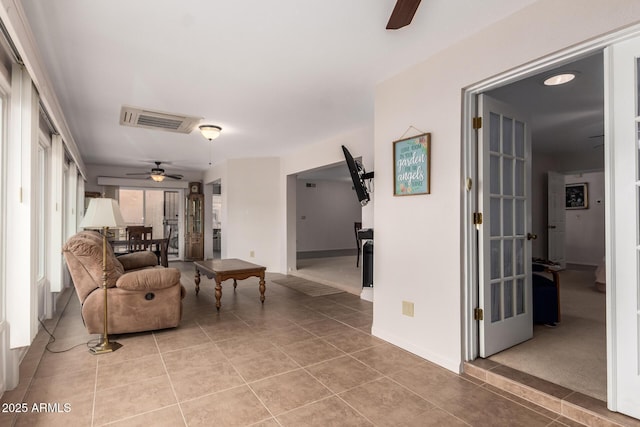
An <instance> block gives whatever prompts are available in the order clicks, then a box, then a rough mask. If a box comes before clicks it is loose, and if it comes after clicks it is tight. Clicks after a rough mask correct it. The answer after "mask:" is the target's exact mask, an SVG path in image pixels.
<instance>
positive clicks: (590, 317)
mask: <svg viewBox="0 0 640 427" xmlns="http://www.w3.org/2000/svg"><path fill="white" fill-rule="evenodd" d="M594 280H595V273H594V270H593V269H580V270H578V269H568V270H563V271H561V272H560V307H561V316H562V321H561V322H560V323H558V325H557V326H556V327H555V328H549V327H547V326H545V325H534V329H533V338H532V339H530V340H529V341H525V342H523V343H522V344H519V345H517V346H514V347H511V348H509V349H507V350H504V351H502V352H500V353H497V354H495V355H493V356H491V357H490V359H491V360H493V361H496V362H498V363H501V364H503V365H505V366H509V367H511V368H514V369H518V370H520V371H522V372H526V373H529V374H531V375H535V376H537V377H539V378H542V379H545V380H547V381H550V382H553V383H555V384H558V385H561V386H564V387H567V388H570V389H572V390H576V391H579V392H581V393H584V394H586V395H589V396H592V397H594V398H596V399H599V400H601V401H603V402H606V400H607V348H606V307H605V303H606V295H605V294H604V293H601V292H598V291H596V289H595V285H594Z"/></svg>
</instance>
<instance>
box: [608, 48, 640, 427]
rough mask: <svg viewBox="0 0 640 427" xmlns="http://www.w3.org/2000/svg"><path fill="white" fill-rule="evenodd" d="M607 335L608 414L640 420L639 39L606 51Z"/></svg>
mask: <svg viewBox="0 0 640 427" xmlns="http://www.w3.org/2000/svg"><path fill="white" fill-rule="evenodd" d="M605 58H607V61H605V64H606V74H605V75H606V76H607V77H608V79H607V82H608V85H606V86H605V87H606V89H605V90H606V95H607V98H608V101H609V102H608V111H607V112H608V113H609V114H608V115H607V125H608V126H609V129H608V132H605V133H608V135H609V137H610V143H611V144H610V149H609V151H607V157H606V167H607V168H608V174H607V177H612V181H611V180H610V181H609V183H608V188H609V189H610V190H611V193H612V196H611V197H610V198H609V203H608V207H609V209H608V211H607V229H608V230H612V231H613V233H612V236H611V238H610V239H607V304H608V309H607V312H608V316H607V324H608V326H609V327H608V332H610V334H611V335H612V336H609V337H607V338H608V342H609V349H610V353H609V354H608V358H609V359H610V360H612V361H613V364H614V365H613V366H614V369H613V372H609V375H608V379H609V381H610V384H609V387H608V392H609V394H608V400H609V404H610V407H611V409H613V410H617V411H619V412H623V413H625V414H628V415H631V416H633V417H635V418H640V273H639V271H640V146H639V139H640V138H639V136H640V86H639V85H640V78H639V75H640V38H635V39H631V40H627V41H624V42H621V43H617V44H614V45H612V46H611V47H610V48H608V49H607V50H606V51H605Z"/></svg>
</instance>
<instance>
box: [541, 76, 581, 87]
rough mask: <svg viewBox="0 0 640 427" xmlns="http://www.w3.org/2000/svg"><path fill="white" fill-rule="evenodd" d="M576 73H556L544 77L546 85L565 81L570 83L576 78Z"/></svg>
mask: <svg viewBox="0 0 640 427" xmlns="http://www.w3.org/2000/svg"><path fill="white" fill-rule="evenodd" d="M575 78H576V75H575V73H562V74H556V75H553V76H551V77H547V78H546V79H544V85H545V86H558V85H563V84H565V83H569V82H570V81H571V80H573V79H575Z"/></svg>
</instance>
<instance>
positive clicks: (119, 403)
mask: <svg viewBox="0 0 640 427" xmlns="http://www.w3.org/2000/svg"><path fill="white" fill-rule="evenodd" d="M172 265H173V266H179V267H181V269H182V270H183V280H182V283H183V284H184V285H185V287H186V288H187V295H186V297H185V299H184V300H183V312H184V314H183V320H182V323H181V325H180V327H178V328H176V329H172V330H164V331H156V332H153V333H141V334H133V335H126V336H124V335H123V336H119V337H114V338H115V339H116V340H117V341H118V342H120V343H121V344H123V347H122V348H121V349H119V350H118V351H116V352H114V353H111V354H105V355H100V356H93V355H91V354H89V353H88V352H87V348H86V345H85V343H86V342H87V340H89V339H92V338H95V336H88V335H87V334H86V333H85V330H84V327H83V325H82V320H81V318H80V315H79V309H80V307H79V303H78V300H77V298H76V296H75V294H74V293H71V292H68V293H67V296H68V297H69V298H68V301H69V303H68V305H67V306H66V307H63V308H64V312H63V313H62V315H61V316H58V317H59V318H58V319H53V320H51V321H48V322H46V323H45V324H46V325H47V326H48V327H50V328H51V329H52V330H53V331H54V335H55V337H56V341H55V342H54V343H53V344H51V345H50V348H51V349H53V350H61V349H66V348H70V347H73V346H74V345H77V346H76V347H73V348H71V349H70V350H69V351H66V352H63V353H51V352H48V351H45V350H44V346H45V345H46V343H47V340H48V337H47V336H46V334H45V333H44V332H42V331H41V332H40V333H39V334H38V336H37V337H36V340H35V341H34V343H33V345H32V346H31V347H30V349H29V352H28V353H27V355H26V357H25V358H24V360H23V362H22V364H21V372H20V377H21V378H20V385H19V386H18V388H16V389H15V390H12V391H9V392H6V393H5V394H4V396H3V398H2V402H3V403H5V404H8V403H21V402H25V403H27V404H28V405H29V408H31V405H32V404H33V403H49V404H54V403H58V404H59V405H60V406H59V408H60V412H32V411H29V412H27V413H24V414H18V415H15V414H10V413H0V425H2V426H10V425H15V426H60V425H64V426H66V427H70V426H102V425H111V426H200V425H204V426H210V425H216V426H226V425H230V426H231V425H233V426H245V425H246V426H249V425H255V426H306V425H318V426H373V425H374V426H398V425H403V426H430V425H433V426H443V425H446V426H458V425H459V426H464V425H492V426H517V425H521V426H562V425H568V426H573V425H579V424H577V423H575V422H573V421H571V420H569V419H568V418H565V417H562V416H559V415H557V414H555V413H553V412H551V411H548V410H545V409H543V408H542V407H539V406H536V405H534V404H531V403H529V402H526V401H525V400H523V399H519V398H517V397H515V396H512V395H509V394H507V393H503V392H500V390H497V389H496V388H495V387H493V386H491V385H490V384H488V383H486V382H484V381H481V380H479V379H477V378H474V377H471V376H466V375H462V376H459V375H455V374H453V373H451V372H449V371H447V370H445V369H442V368H440V367H437V366H435V365H433V364H432V363H429V362H427V361H425V360H423V359H421V358H419V357H417V356H415V355H412V354H410V353H408V352H406V351H404V350H401V349H399V348H398V347H395V346H393V345H391V344H389V343H386V342H384V341H382V340H379V339H377V338H375V337H373V336H371V334H370V330H371V321H372V305H371V303H369V302H366V301H363V300H361V299H360V298H359V297H357V296H355V295H352V294H349V293H340V294H335V295H330V296H325V297H309V296H306V295H304V294H301V293H298V292H296V291H293V290H291V289H288V288H285V287H282V286H279V285H277V284H274V283H272V282H271V280H270V279H273V278H275V277H276V276H277V277H282V276H281V275H267V291H266V301H265V303H264V306H261V304H260V302H259V299H258V289H257V280H254V279H249V280H246V281H241V282H239V284H238V289H237V290H236V291H235V292H234V290H233V287H232V286H230V285H229V284H228V283H227V284H225V285H223V295H222V308H221V310H220V312H219V313H218V312H216V310H215V308H214V293H213V285H212V284H211V281H210V280H206V279H205V280H203V282H202V284H201V291H200V295H199V296H197V297H196V295H195V292H194V289H193V281H192V280H193V267H192V266H190V265H189V264H188V263H173V264H172ZM61 305H63V304H61ZM65 404H66V408H68V409H70V410H69V411H68V412H65V411H64V409H65V406H64V405H65ZM50 406H51V405H50ZM5 407H6V406H5Z"/></svg>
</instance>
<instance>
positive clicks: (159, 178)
mask: <svg viewBox="0 0 640 427" xmlns="http://www.w3.org/2000/svg"><path fill="white" fill-rule="evenodd" d="M151 179H152V180H154V181H155V182H162V181H164V175H161V174H159V173H152V174H151Z"/></svg>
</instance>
